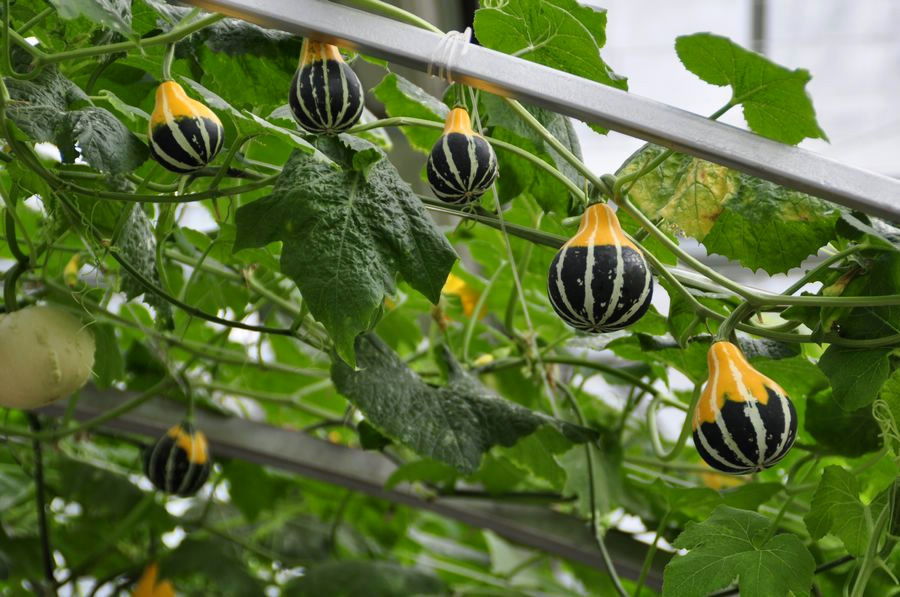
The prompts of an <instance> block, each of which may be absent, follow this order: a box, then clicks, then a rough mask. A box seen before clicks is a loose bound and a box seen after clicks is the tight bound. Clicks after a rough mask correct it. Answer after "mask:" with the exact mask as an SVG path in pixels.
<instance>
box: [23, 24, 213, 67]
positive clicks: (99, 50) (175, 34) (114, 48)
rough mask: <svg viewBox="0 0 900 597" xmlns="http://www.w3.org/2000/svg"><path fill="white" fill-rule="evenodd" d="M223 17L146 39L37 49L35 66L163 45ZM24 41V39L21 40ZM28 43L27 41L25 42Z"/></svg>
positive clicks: (180, 26) (184, 26)
mask: <svg viewBox="0 0 900 597" xmlns="http://www.w3.org/2000/svg"><path fill="white" fill-rule="evenodd" d="M224 18H225V15H222V14H212V15H209V16H206V17H203V18H202V19H198V20H196V21H194V22H193V23H190V24H185V25H179V26H177V27H173V28H172V29H171V30H169V31H168V32H166V33H161V34H160V35H155V36H153V37H148V38H146V39H142V40H140V41H123V42H118V43H113V44H105V45H101V46H95V47H92V48H91V47H88V48H77V49H75V50H68V51H65V52H57V53H56V54H46V53H44V52H40V51H38V53H37V55H36V58H35V61H34V63H35V66H38V67H40V66H46V65H48V64H57V63H60V62H65V61H67V60H77V59H79V58H91V57H93V56H102V55H104V54H114V53H116V52H127V51H129V50H134V49H137V48H149V47H152V46H159V45H164V44H168V43H172V42H176V41H178V40H180V39H182V38H185V37H187V36H188V35H190V34H192V33H195V32H197V31H200V30H201V29H203V28H205V27H209V26H210V25H213V24H215V23H217V22H219V21H221V20H222V19H224ZM22 41H23V42H24V39H23V40H22ZM25 43H28V42H25Z"/></svg>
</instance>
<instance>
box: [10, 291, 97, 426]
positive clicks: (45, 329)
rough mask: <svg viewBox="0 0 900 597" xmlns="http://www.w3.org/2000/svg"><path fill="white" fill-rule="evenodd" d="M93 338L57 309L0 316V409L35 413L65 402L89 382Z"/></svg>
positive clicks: (28, 309)
mask: <svg viewBox="0 0 900 597" xmlns="http://www.w3.org/2000/svg"><path fill="white" fill-rule="evenodd" d="M94 351H95V345H94V336H93V335H92V334H91V332H90V331H89V330H88V329H87V327H86V326H85V325H84V324H83V323H82V321H81V320H80V319H79V318H77V317H75V316H74V315H72V314H70V313H69V312H68V311H64V310H63V309H60V308H58V307H52V306H31V307H25V308H23V309H19V310H18V311H13V312H11V313H4V314H0V363H2V364H3V365H2V367H0V406H4V407H7V408H24V409H29V408H38V407H40V406H44V405H45V404H47V403H49V402H53V401H54V400H59V399H61V398H68V397H69V396H70V395H71V394H72V393H73V392H75V391H76V390H77V389H79V388H80V387H82V386H83V385H84V384H85V383H87V380H88V379H90V377H91V368H92V367H93V366H94Z"/></svg>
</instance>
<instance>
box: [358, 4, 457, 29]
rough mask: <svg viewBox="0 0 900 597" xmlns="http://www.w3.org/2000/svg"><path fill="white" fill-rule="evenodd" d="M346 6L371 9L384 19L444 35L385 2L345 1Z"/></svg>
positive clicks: (417, 17) (415, 16)
mask: <svg viewBox="0 0 900 597" xmlns="http://www.w3.org/2000/svg"><path fill="white" fill-rule="evenodd" d="M346 1H347V3H348V4H354V5H356V6H358V7H359V8H362V9H371V10H372V12H375V13H378V14H381V15H384V16H386V17H390V18H393V19H396V20H398V21H402V22H404V23H409V24H410V25H415V26H416V27H419V28H420V29H426V30H428V31H431V32H432V33H441V34H442V33H444V32H443V31H441V30H440V29H438V28H437V27H435V26H434V25H432V24H431V23H429V22H428V21H426V20H425V19H423V18H421V17H419V16H417V15H414V14H413V13H411V12H407V11H405V10H403V9H402V8H399V7H397V6H394V5H392V4H388V3H387V2H380V1H379V0H346Z"/></svg>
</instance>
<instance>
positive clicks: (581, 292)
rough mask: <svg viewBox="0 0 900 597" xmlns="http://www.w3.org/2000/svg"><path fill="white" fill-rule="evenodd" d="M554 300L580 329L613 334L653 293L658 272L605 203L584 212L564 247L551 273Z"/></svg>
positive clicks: (638, 315)
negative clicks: (576, 229) (651, 268)
mask: <svg viewBox="0 0 900 597" xmlns="http://www.w3.org/2000/svg"><path fill="white" fill-rule="evenodd" d="M547 292H548V294H549V296H550V304H551V305H552V306H553V309H554V310H555V311H556V313H557V315H559V316H560V318H562V320H563V321H565V322H566V323H567V324H569V325H570V326H572V327H573V328H575V329H578V330H582V331H585V332H593V333H601V332H611V331H614V330H618V329H622V328H624V327H626V326H629V325H631V324H633V323H634V322H636V321H637V320H638V319H640V318H641V317H642V316H643V315H644V313H646V312H647V309H648V308H649V307H650V299H651V298H652V297H653V275H652V274H651V273H650V268H649V267H648V265H647V260H646V259H645V258H644V255H643V253H641V251H640V249H638V248H637V246H636V245H635V244H634V243H633V242H631V241H630V240H628V238H627V237H626V236H625V233H624V232H623V230H622V227H621V226H620V225H619V219H618V218H617V217H616V214H615V212H614V211H613V210H612V209H611V208H610V207H609V206H608V205H606V204H604V203H596V204H594V205H591V206H589V207H588V208H587V210H585V212H584V216H583V217H582V218H581V226H580V227H579V228H578V232H577V233H576V234H575V236H573V237H572V238H570V239H569V240H568V241H567V242H566V244H564V245H563V246H562V248H560V250H559V252H558V253H557V254H556V256H555V257H554V258H553V262H552V263H551V264H550V273H549V275H548V276H547Z"/></svg>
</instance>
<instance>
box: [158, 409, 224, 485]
mask: <svg viewBox="0 0 900 597" xmlns="http://www.w3.org/2000/svg"><path fill="white" fill-rule="evenodd" d="M211 468H212V460H211V458H210V454H209V446H208V445H207V443H206V436H205V435H203V432H202V431H199V430H196V429H194V426H193V425H192V424H191V423H188V422H183V423H181V424H179V425H175V426H174V427H172V428H171V429H169V430H168V431H167V432H166V434H165V435H164V436H162V437H161V438H159V440H157V442H156V443H155V444H153V445H152V446H150V447H148V448H147V449H146V450H144V474H145V475H147V478H148V479H150V481H151V482H152V483H153V485H155V486H156V488H157V489H159V490H160V491H164V492H166V493H171V494H173V495H180V496H183V497H185V496H190V495H194V494H195V493H197V491H199V490H200V488H201V487H203V484H204V483H206V480H207V479H208V478H209V471H210V469H211Z"/></svg>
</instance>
